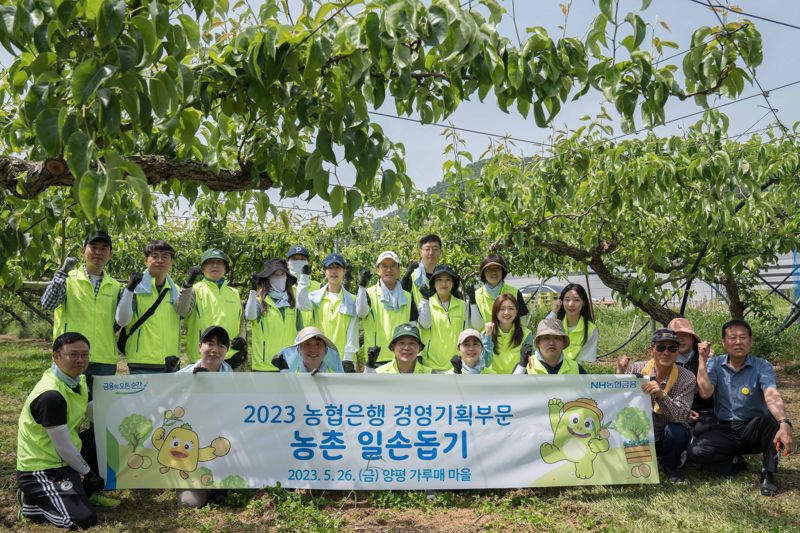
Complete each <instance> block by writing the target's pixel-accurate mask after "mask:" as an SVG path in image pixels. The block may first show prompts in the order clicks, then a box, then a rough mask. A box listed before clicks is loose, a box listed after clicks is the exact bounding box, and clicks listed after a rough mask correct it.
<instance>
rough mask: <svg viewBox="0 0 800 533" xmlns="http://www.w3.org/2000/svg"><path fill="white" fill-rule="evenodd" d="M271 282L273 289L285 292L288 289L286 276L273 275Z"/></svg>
mask: <svg viewBox="0 0 800 533" xmlns="http://www.w3.org/2000/svg"><path fill="white" fill-rule="evenodd" d="M269 284H270V287H272V290H274V291H278V292H283V291H285V290H286V276H276V275H274V274H273V275H272V276H270V277H269Z"/></svg>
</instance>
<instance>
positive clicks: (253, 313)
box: [244, 289, 261, 320]
mask: <svg viewBox="0 0 800 533" xmlns="http://www.w3.org/2000/svg"><path fill="white" fill-rule="evenodd" d="M260 314H261V309H260V308H259V305H258V295H256V291H254V290H252V289H251V290H250V294H248V295H247V303H246V304H245V305H244V317H245V318H246V319H247V320H255V319H257V318H258V317H259V315H260Z"/></svg>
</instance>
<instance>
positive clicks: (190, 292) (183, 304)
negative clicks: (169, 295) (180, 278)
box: [175, 287, 194, 317]
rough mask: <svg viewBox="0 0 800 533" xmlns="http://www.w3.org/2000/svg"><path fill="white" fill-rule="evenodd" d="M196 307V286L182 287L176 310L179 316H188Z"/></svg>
mask: <svg viewBox="0 0 800 533" xmlns="http://www.w3.org/2000/svg"><path fill="white" fill-rule="evenodd" d="M192 309H194V287H181V292H180V294H179V295H178V301H177V303H176V304H175V311H176V312H177V313H178V316H182V317H187V316H189V313H191V312H192Z"/></svg>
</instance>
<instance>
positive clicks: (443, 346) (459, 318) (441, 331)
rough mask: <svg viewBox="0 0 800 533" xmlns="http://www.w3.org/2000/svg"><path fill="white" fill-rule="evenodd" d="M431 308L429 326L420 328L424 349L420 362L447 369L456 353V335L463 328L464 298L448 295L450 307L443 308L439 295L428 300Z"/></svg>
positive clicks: (465, 315)
mask: <svg viewBox="0 0 800 533" xmlns="http://www.w3.org/2000/svg"><path fill="white" fill-rule="evenodd" d="M428 302H429V304H430V309H431V327H429V328H420V336H421V337H422V343H423V344H424V345H425V349H424V350H423V351H422V362H423V363H425V364H426V365H427V366H429V367H431V368H432V369H434V370H447V369H448V368H451V367H452V366H453V365H452V364H451V363H450V358H451V357H453V355H455V354H457V353H458V336H459V334H460V333H461V332H462V331H463V330H464V322H465V320H466V317H467V306H466V305H465V303H464V300H461V299H460V298H456V297H455V296H451V297H450V309H449V310H445V308H444V307H443V306H442V302H441V300H439V296H438V295H437V294H434V295H433V296H431V298H430V299H429V300H428Z"/></svg>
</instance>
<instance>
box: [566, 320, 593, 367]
mask: <svg viewBox="0 0 800 533" xmlns="http://www.w3.org/2000/svg"><path fill="white" fill-rule="evenodd" d="M583 323H584V320H583V317H580V318H579V319H578V324H577V325H576V326H575V327H574V328H573V329H572V331H570V330H569V326H567V317H566V316H565V317H564V320H563V321H562V324H564V331H566V332H567V335H568V336H569V346H567V347H566V348H564V359H571V360H573V361H577V360H578V356H579V355H580V353H581V350H582V349H583V344H584V338H583ZM596 328H597V326H595V325H594V322H589V329H587V330H586V340H589V337H591V336H592V332H593V331H594V330H595V329H596Z"/></svg>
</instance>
